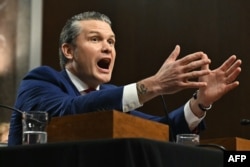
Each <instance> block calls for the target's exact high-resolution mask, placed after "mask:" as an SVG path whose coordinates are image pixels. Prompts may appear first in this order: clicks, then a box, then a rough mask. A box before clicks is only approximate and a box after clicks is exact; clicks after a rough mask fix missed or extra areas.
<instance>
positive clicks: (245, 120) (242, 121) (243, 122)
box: [240, 119, 250, 125]
mask: <svg viewBox="0 0 250 167" xmlns="http://www.w3.org/2000/svg"><path fill="white" fill-rule="evenodd" d="M240 124H241V125H250V120H249V119H242V120H241V121H240Z"/></svg>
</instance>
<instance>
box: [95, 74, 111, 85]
mask: <svg viewBox="0 0 250 167" xmlns="http://www.w3.org/2000/svg"><path fill="white" fill-rule="evenodd" d="M98 80H99V81H100V82H101V83H102V84H103V83H107V82H109V81H110V80H111V77H110V76H109V75H99V76H98Z"/></svg>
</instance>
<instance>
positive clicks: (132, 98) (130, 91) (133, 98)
mask: <svg viewBox="0 0 250 167" xmlns="http://www.w3.org/2000/svg"><path fill="white" fill-rule="evenodd" d="M141 106H142V104H140V102H139V98H138V94H137V89H136V83H133V84H129V85H126V86H124V89H123V97H122V109H123V112H129V111H131V110H134V109H136V108H139V107H141Z"/></svg>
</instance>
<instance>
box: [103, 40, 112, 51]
mask: <svg viewBox="0 0 250 167" xmlns="http://www.w3.org/2000/svg"><path fill="white" fill-rule="evenodd" d="M113 48H114V46H113V45H111V44H110V43H109V42H108V41H104V42H103V44H102V52H103V53H111V52H112V49H113Z"/></svg>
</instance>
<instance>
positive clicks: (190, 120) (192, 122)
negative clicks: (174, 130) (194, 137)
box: [184, 100, 206, 131]
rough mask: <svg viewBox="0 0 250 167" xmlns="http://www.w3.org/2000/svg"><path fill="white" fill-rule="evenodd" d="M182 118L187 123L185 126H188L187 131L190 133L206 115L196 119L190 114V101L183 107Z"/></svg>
mask: <svg viewBox="0 0 250 167" xmlns="http://www.w3.org/2000/svg"><path fill="white" fill-rule="evenodd" d="M184 116H185V119H186V121H187V124H188V126H189V129H190V130H191V131H192V130H194V129H195V128H196V127H197V126H198V125H199V123H200V122H201V121H202V120H203V119H204V118H205V116H206V113H205V114H204V116H203V117H201V118H198V117H197V116H196V115H194V113H193V112H192V110H191V108H190V100H189V101H188V102H187V103H186V104H185V106H184Z"/></svg>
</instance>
